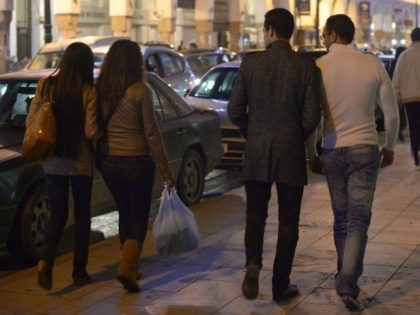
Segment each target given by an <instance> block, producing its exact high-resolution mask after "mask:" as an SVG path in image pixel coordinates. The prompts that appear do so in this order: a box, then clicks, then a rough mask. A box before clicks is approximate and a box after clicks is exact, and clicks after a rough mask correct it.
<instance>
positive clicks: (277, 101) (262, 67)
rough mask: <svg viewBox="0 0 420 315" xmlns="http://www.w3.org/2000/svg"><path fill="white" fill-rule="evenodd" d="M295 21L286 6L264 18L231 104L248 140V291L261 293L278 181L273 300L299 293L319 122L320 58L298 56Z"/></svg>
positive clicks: (249, 296) (247, 294)
mask: <svg viewBox="0 0 420 315" xmlns="http://www.w3.org/2000/svg"><path fill="white" fill-rule="evenodd" d="M293 30H294V19H293V16H292V15H291V13H290V12H289V11H287V10H285V9H281V8H276V9H273V10H270V11H268V12H267V13H266V15H265V22H264V40H265V44H266V46H267V49H266V50H265V51H262V52H257V53H252V54H249V55H247V56H246V57H245V59H244V60H243V62H242V65H241V67H240V69H239V73H238V76H237V79H236V83H235V87H234V89H233V91H232V95H231V98H230V102H229V105H228V114H229V117H230V118H231V120H232V122H233V123H234V124H236V125H237V126H238V127H239V128H240V130H241V132H242V134H243V135H244V137H245V138H246V144H245V161H244V168H243V172H244V179H245V190H246V196H247V215H246V231H245V249H246V275H245V278H244V281H243V284H242V293H243V295H244V296H245V298H247V299H255V298H256V297H257V296H258V278H259V271H260V269H261V267H262V249H263V241H264V227H265V221H266V218H267V208H268V202H269V200H270V196H271V186H272V183H273V182H275V183H276V187H277V195H278V206H279V207H278V220H279V227H278V240H277V248H276V257H275V260H274V266H273V278H272V293H273V299H274V301H276V302H279V301H281V300H283V299H286V298H290V297H292V296H295V295H297V294H298V292H299V290H298V289H297V287H296V286H295V285H293V284H291V283H290V279H289V276H290V272H291V268H292V262H293V257H294V254H295V249H296V244H297V240H298V226H299V215H300V207H301V200H302V195H303V186H304V185H306V184H307V174H306V154H305V146H304V142H305V140H306V139H307V138H308V136H309V135H310V134H311V133H312V131H313V130H314V129H315V128H316V127H317V125H318V123H319V121H320V115H321V110H320V95H319V91H320V88H319V72H318V69H317V68H316V66H315V63H314V61H313V60H312V59H311V58H309V57H305V56H302V55H300V54H298V53H296V52H294V51H293V50H292V48H291V46H290V44H289V40H290V38H291V36H292V34H293Z"/></svg>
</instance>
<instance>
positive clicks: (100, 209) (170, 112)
mask: <svg viewBox="0 0 420 315" xmlns="http://www.w3.org/2000/svg"><path fill="white" fill-rule="evenodd" d="M52 71H53V70H52V69H43V70H25V71H20V72H14V73H8V74H3V75H0V218H1V220H0V249H6V248H8V250H9V252H10V253H11V254H12V256H14V257H15V258H16V259H17V260H19V261H22V262H23V263H25V264H28V265H32V264H34V263H36V262H37V260H38V257H39V250H40V248H41V246H42V242H43V233H44V228H45V223H46V221H47V219H48V217H49V212H50V202H49V198H48V195H47V191H46V187H45V184H44V174H43V169H42V166H41V164H40V163H33V162H29V161H26V160H24V159H23V158H22V156H21V155H20V150H21V145H22V139H23V134H24V132H25V119H26V114H27V110H28V107H29V104H30V101H31V98H32V97H33V96H34V93H35V89H36V85H37V81H38V80H39V79H40V78H43V77H46V76H48V75H50V74H51V73H52ZM146 78H147V82H148V85H149V87H150V88H151V90H152V96H153V105H154V107H155V111H156V116H157V119H158V122H159V127H160V131H161V133H162V136H163V140H164V144H165V148H166V152H167V154H168V158H169V163H170V166H171V169H172V172H173V174H174V178H176V179H177V191H178V194H179V196H180V197H181V199H182V200H183V201H184V203H185V204H187V205H192V204H195V203H198V202H200V200H201V197H202V194H203V189H204V176H205V175H206V174H208V173H209V172H210V171H211V170H212V169H213V168H214V167H215V166H216V165H217V164H218V163H219V161H220V158H221V154H222V148H221V131H220V118H219V117H218V115H217V114H216V113H214V112H211V111H204V110H200V111H198V110H195V109H194V108H192V107H191V106H189V105H188V104H186V103H185V102H184V101H183V100H182V98H180V97H179V96H178V95H177V94H176V93H175V92H174V91H173V90H172V89H171V88H169V87H168V86H167V84H166V83H165V82H163V81H162V80H161V79H160V78H159V77H157V76H156V75H155V74H153V73H147V74H146ZM162 187H163V183H162V179H161V176H160V174H159V172H156V178H155V185H154V191H153V196H154V198H156V197H159V196H160V194H161V190H162ZM70 199H71V198H70ZM91 205H92V216H96V215H99V214H101V213H105V212H109V211H112V210H115V208H116V207H115V205H114V202H113V199H112V197H111V194H110V193H109V191H108V189H107V188H106V185H105V184H104V182H103V180H102V176H101V175H100V174H99V173H98V172H95V174H94V183H93V193H92V201H91ZM71 208H72V205H71V204H70V209H71ZM70 213H72V212H70ZM72 222H73V218H72V217H71V215H70V218H69V222H68V224H71V223H72Z"/></svg>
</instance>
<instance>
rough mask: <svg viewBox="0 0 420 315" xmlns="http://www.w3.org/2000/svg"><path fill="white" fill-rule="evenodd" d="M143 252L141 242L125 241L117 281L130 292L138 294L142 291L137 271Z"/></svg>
mask: <svg viewBox="0 0 420 315" xmlns="http://www.w3.org/2000/svg"><path fill="white" fill-rule="evenodd" d="M141 250H142V246H141V244H140V242H139V241H137V240H133V239H127V240H125V242H124V244H123V246H122V253H121V260H120V264H119V266H118V273H117V279H118V281H119V282H121V284H122V285H123V287H124V289H126V290H127V291H128V292H138V291H139V290H140V287H139V284H138V283H137V280H136V271H137V268H138V261H139V258H140V255H141Z"/></svg>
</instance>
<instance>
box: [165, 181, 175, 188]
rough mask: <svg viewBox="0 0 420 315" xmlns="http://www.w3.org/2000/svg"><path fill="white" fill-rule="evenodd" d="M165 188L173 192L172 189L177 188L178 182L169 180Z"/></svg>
mask: <svg viewBox="0 0 420 315" xmlns="http://www.w3.org/2000/svg"><path fill="white" fill-rule="evenodd" d="M165 186H166V188H168V189H169V190H171V189H172V188H176V182H175V181H174V180H173V179H172V178H170V179H167V180H165Z"/></svg>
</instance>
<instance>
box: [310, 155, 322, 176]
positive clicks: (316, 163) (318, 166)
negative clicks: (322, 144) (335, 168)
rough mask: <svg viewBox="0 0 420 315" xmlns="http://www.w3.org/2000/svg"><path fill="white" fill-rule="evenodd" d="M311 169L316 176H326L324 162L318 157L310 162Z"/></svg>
mask: <svg viewBox="0 0 420 315" xmlns="http://www.w3.org/2000/svg"><path fill="white" fill-rule="evenodd" d="M309 168H310V169H311V171H312V172H313V173H315V174H324V169H323V166H322V162H321V159H320V158H319V156H318V155H317V156H314V157H312V158H311V159H310V160H309Z"/></svg>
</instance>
